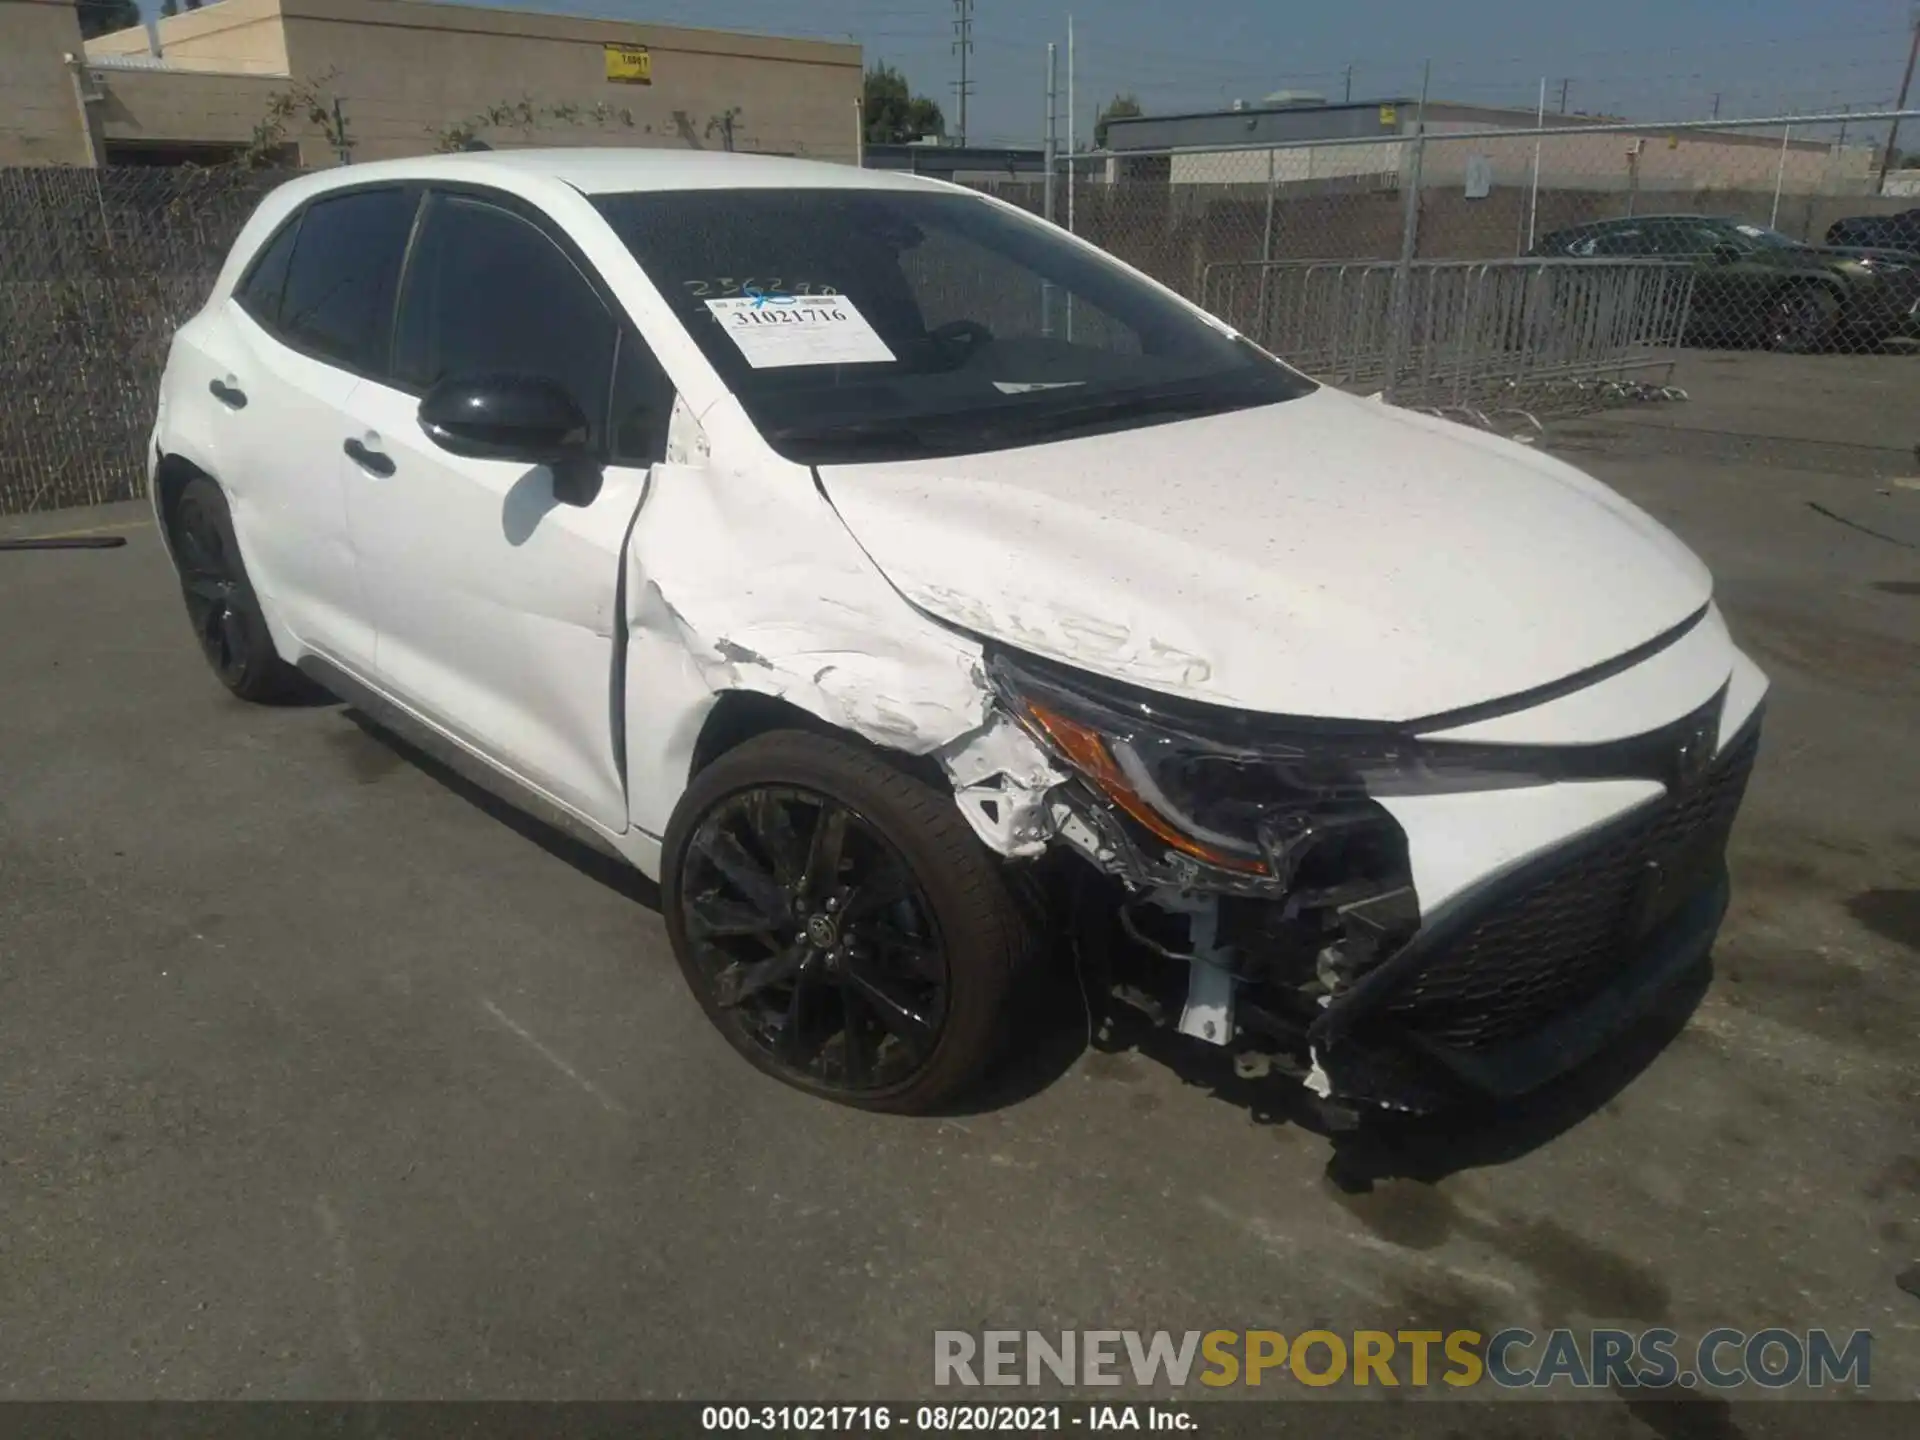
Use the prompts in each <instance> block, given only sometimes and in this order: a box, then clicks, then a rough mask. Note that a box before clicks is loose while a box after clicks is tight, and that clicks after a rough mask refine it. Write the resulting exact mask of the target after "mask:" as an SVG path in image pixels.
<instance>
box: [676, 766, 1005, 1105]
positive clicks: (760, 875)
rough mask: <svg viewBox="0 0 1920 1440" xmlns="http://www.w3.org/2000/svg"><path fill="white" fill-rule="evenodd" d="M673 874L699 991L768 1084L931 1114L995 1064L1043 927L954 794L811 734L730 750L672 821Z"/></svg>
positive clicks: (679, 953)
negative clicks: (1025, 911)
mask: <svg viewBox="0 0 1920 1440" xmlns="http://www.w3.org/2000/svg"><path fill="white" fill-rule="evenodd" d="M661 880H662V886H661V888H662V892H663V900H664V909H665V911H666V919H667V930H668V934H669V935H670V937H671V938H672V941H673V949H674V954H675V956H676V957H677V958H678V960H679V962H680V967H681V970H682V971H683V972H684V973H685V975H686V977H687V982H688V983H689V984H690V985H691V986H692V987H693V990H694V994H695V995H696V996H697V997H698V999H699V1001H700V1004H701V1007H702V1008H703V1009H704V1010H705V1011H706V1012H707V1015H708V1017H709V1018H710V1019H711V1020H712V1021H713V1023H714V1024H715V1025H716V1026H717V1027H718V1028H719V1030H720V1032H721V1034H723V1035H724V1036H725V1037H726V1038H727V1040H728V1042H729V1043H731V1044H732V1045H733V1047H734V1048H735V1049H736V1050H738V1051H739V1052H740V1053H741V1054H742V1055H744V1056H745V1057H746V1058H747V1059H748V1060H750V1061H752V1062H753V1063H754V1064H755V1065H756V1066H758V1067H759V1068H760V1069H761V1070H763V1071H765V1072H766V1073H768V1074H769V1075H772V1076H774V1077H776V1078H777V1079H780V1080H783V1081H785V1082H786V1083H787V1084H789V1085H792V1086H794V1087H796V1088H798V1089H801V1090H805V1091H808V1092H809V1093H811V1094H815V1095H820V1096H824V1097H826V1098H828V1099H832V1100H837V1101H840V1102H841V1103H843V1104H847V1105H855V1106H859V1107H861V1108H863V1109H870V1110H889V1111H898V1112H904V1113H920V1112H924V1111H927V1110H930V1109H934V1108H936V1107H938V1106H940V1105H941V1104H943V1103H945V1102H947V1101H949V1100H951V1099H953V1098H954V1097H955V1096H957V1095H959V1094H960V1093H961V1092H963V1091H965V1090H966V1089H968V1088H969V1087H971V1086H973V1085H974V1084H976V1083H977V1082H979V1081H980V1080H981V1079H982V1078H983V1077H984V1076H985V1075H986V1073H987V1072H988V1070H989V1069H990V1068H991V1067H992V1064H993V1062H994V1061H995V1060H996V1059H997V1058H998V1055H999V1052H1000V1049H1001V1046H1002V1042H1003V1040H1004V1038H1005V1035H1006V1032H1007V1028H1008V1020H1009V1017H1008V1008H1009V1006H1008V1001H1009V996H1010V994H1011V991H1012V986H1013V983H1014V980H1015V978H1016V976H1017V975H1018V974H1019V972H1020V971H1021V970H1022V969H1023V967H1024V963H1025V960H1026V957H1027V954H1028V951H1029V947H1030V944H1031V934H1030V930H1029V926H1028V923H1027V921H1026V920H1025V918H1024V916H1023V915H1022V913H1021V912H1020V910H1019V909H1018V907H1017V906H1016V905H1015V903H1014V900H1013V898H1012V896H1011V895H1010V894H1009V892H1008V889H1007V886H1006V882H1005V880H1004V879H1003V877H1002V875H1001V873H1000V869H999V865H998V862H997V860H996V859H995V858H994V857H993V856H992V855H991V854H989V853H988V852H987V850H986V849H985V848H984V847H983V846H982V845H981V844H980V842H979V840H978V839H977V838H976V837H975V836H974V834H973V832H972V831H971V830H969V829H968V828H967V826H966V824H965V822H964V821H963V820H962V819H961V817H960V814H959V812H958V811H957V810H956V809H955V808H954V805H953V801H952V799H951V798H950V797H948V796H946V795H943V794H941V793H940V792H939V791H938V790H936V789H935V788H934V787H933V786H931V785H928V784H927V783H925V782H924V781H922V780H920V779H918V778H916V777H914V776H911V775H908V774H906V773H905V772H904V771H902V770H900V769H898V768H897V767H895V766H894V765H892V764H890V763H888V761H887V760H886V759H885V758H884V757H883V756H882V755H880V754H879V753H878V752H877V751H873V750H869V749H866V748H862V747H857V746H855V745H853V744H849V743H847V742H845V741H841V740H837V739H832V738H828V737H825V736H820V735H812V734H804V733H801V732H798V731H777V732H775V733H772V734H769V735H762V736H759V737H757V738H755V739H753V740H749V741H747V742H746V743H745V744H743V745H741V746H740V747H739V748H738V749H736V750H733V751H730V752H729V753H727V754H726V755H724V756H722V757H721V758H720V759H719V760H717V761H715V762H714V763H713V764H712V765H711V766H709V767H708V768H707V769H705V770H703V771H702V772H701V773H700V774H699V776H698V777H697V778H696V779H695V780H694V782H693V784H692V785H691V786H689V787H688V790H687V793H686V795H685V796H684V797H683V798H682V799H681V802H680V805H679V806H678V808H677V809H676V810H675V812H674V817H673V820H672V822H671V823H670V824H669V825H668V827H667V835H666V845H665V855H664V864H663V870H662V876H661Z"/></svg>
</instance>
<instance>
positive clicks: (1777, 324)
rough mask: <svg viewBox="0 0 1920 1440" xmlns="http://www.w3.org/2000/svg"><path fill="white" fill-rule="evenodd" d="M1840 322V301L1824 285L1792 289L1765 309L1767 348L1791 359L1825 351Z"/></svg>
mask: <svg viewBox="0 0 1920 1440" xmlns="http://www.w3.org/2000/svg"><path fill="white" fill-rule="evenodd" d="M1839 319H1840V298H1839V297H1838V296H1837V295H1835V294H1834V293H1833V291H1831V290H1829V289H1828V288H1827V287H1826V286H1824V285H1818V284H1811V285H1792V286H1789V287H1788V288H1787V289H1785V290H1782V291H1781V292H1780V293H1779V294H1778V295H1776V296H1774V298H1773V303H1772V304H1771V305H1770V306H1769V307H1768V309H1767V332H1766V333H1767V346H1768V348H1769V349H1772V350H1781V351H1784V352H1786V353H1787V354H1790V355H1806V354H1810V353H1811V352H1813V351H1816V350H1821V349H1824V348H1825V347H1826V345H1827V343H1828V342H1829V341H1830V340H1832V338H1833V331H1834V326H1835V325H1836V324H1837V323H1838V321H1839Z"/></svg>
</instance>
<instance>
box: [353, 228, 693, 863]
mask: <svg viewBox="0 0 1920 1440" xmlns="http://www.w3.org/2000/svg"><path fill="white" fill-rule="evenodd" d="M503 372H505V373H519V374H526V375H536V376H541V377H543V378H546V379H550V380H553V381H556V382H557V383H559V384H561V385H563V386H564V387H565V388H566V389H567V390H568V391H569V392H570V393H571V394H572V396H573V398H574V400H575V401H576V403H578V404H579V406H580V408H581V411H582V412H583V413H584V414H586V415H588V416H589V417H592V423H593V426H594V430H595V435H594V437H593V438H594V441H595V442H596V443H597V444H598V445H599V446H600V447H601V448H602V451H603V453H605V454H606V455H607V456H608V457H609V463H608V464H607V465H606V466H605V467H604V469H603V470H602V472H601V480H600V486H599V490H598V493H597V494H595V495H594V496H593V498H592V500H591V501H590V502H589V503H587V504H585V505H571V504H565V503H562V502H560V501H559V500H557V499H556V498H555V496H554V493H553V476H552V473H551V472H550V471H549V470H547V469H546V468H545V467H544V466H532V467H529V466H526V465H520V464H513V463H509V462H506V461H499V460H474V459H468V458H464V457H461V456H457V455H453V454H450V453H448V452H447V451H444V450H442V449H440V448H439V447H438V446H436V445H434V444H433V442H432V441H430V440H429V439H428V438H427V436H426V434H425V432H424V431H423V430H422V429H421V427H420V423H419V419H418V411H419V400H420V396H421V395H422V394H424V393H425V392H426V391H427V390H428V389H429V388H430V387H431V386H432V385H433V384H435V383H436V382H438V381H439V380H442V379H445V378H449V377H451V376H456V375H465V376H473V375H484V374H490V373H493V374H497V373H503ZM350 408H351V411H352V422H351V425H350V427H349V428H348V429H347V431H346V432H345V433H343V434H342V435H340V436H336V437H335V440H334V448H335V450H336V451H338V450H339V449H340V447H341V444H342V442H343V441H345V442H348V443H357V444H358V445H359V446H360V447H361V452H362V456H363V457H364V458H363V459H362V460H361V461H360V463H357V464H356V465H355V467H354V471H353V473H351V474H350V476H349V479H348V482H347V509H348V515H349V520H350V525H351V530H352V535H353V542H354V547H355V549H356V551H357V552H358V554H359V556H360V563H361V567H362V581H363V584H364V586H365V588H366V593H367V597H368V601H369V605H370V608H371V611H372V614H373V616H374V622H375V626H376V628H377V630H378V639H377V664H378V671H379V676H380V680H381V683H382V685H383V686H384V687H385V688H387V689H388V690H389V691H390V692H391V693H392V694H393V695H394V696H395V698H397V699H399V700H400V701H402V702H403V703H404V704H406V705H408V706H409V707H410V708H412V709H414V710H416V711H417V712H418V713H420V714H422V715H423V716H425V717H426V718H427V719H429V720H431V721H433V722H434V723H436V724H438V725H439V726H440V727H441V728H442V729H444V730H445V731H447V732H448V733H449V734H451V735H453V736H455V737H456V738H457V739H460V740H461V741H463V742H465V743H466V744H468V745H469V746H471V747H472V748H474V749H476V750H478V751H479V752H480V753H481V754H483V755H484V756H486V757H487V758H489V759H491V760H493V761H494V762H495V763H497V764H499V765H501V766H502V767H503V768H505V769H507V770H509V771H511V772H512V773H514V774H515V775H517V776H518V777H519V778H521V779H522V780H523V781H525V782H527V783H529V784H531V785H533V786H534V787H535V788H537V789H539V790H541V791H543V792H544V793H545V794H546V795H548V796H549V797H550V798H551V799H553V800H555V801H558V802H559V803H561V804H563V805H565V806H567V807H568V808H570V809H572V810H574V811H576V812H577V813H579V814H582V815H584V816H585V817H586V818H588V819H590V820H592V821H594V822H596V823H597V824H599V825H601V826H603V827H604V828H606V829H608V830H612V831H620V830H624V829H625V828H626V825H627V805H626V788H625V782H624V775H623V761H622V753H621V747H622V744H623V741H624V732H623V719H622V704H623V696H622V693H621V686H620V683H619V682H620V650H621V646H622V645H623V643H624V632H623V630H622V626H621V607H620V600H621V593H620V590H621V569H622V566H621V557H622V554H623V551H624V548H625V543H626V537H627V532H628V530H629V528H630V527H631V525H632V522H633V517H634V514H635V512H636V511H637V509H638V508H639V504H640V500H641V496H642V493H643V491H644V488H645V484H646V478H647V469H648V467H649V466H650V465H651V464H652V462H653V461H654V459H655V458H657V456H658V454H659V452H660V450H661V449H663V447H664V443H665V431H666V422H667V418H668V415H669V413H670V411H671V409H672V391H671V388H670V386H669V385H668V384H667V381H666V379H665V376H664V374H663V373H662V372H661V370H660V368H659V366H658V364H657V363H655V361H654V359H653V356H652V354H651V353H650V352H649V351H648V350H647V349H646V347H645V346H644V345H643V344H642V343H641V342H640V339H639V336H638V335H637V333H635V332H634V331H633V330H632V329H631V328H630V327H629V326H628V325H627V324H626V323H624V321H623V320H622V319H621V318H620V317H619V316H618V314H617V311H616V308H615V306H614V305H613V304H612V303H611V302H610V301H609V299H608V298H607V297H606V296H605V294H604V292H603V291H602V289H601V287H600V286H599V285H598V284H597V282H596V280H595V279H594V278H593V276H592V273H591V271H590V269H589V267H588V266H587V264H586V262H585V261H584V260H583V259H582V258H580V257H579V256H578V254H577V253H576V252H574V251H573V250H572V247H571V246H570V245H568V243H567V242H566V241H565V238H564V237H563V236H561V235H559V234H557V233H556V232H554V231H552V230H551V229H550V227H548V225H547V224H546V222H545V221H544V219H543V218H542V217H541V216H539V215H538V214H537V213H535V212H533V211H531V210H530V209H528V208H526V207H524V206H523V205H522V204H520V202H518V201H515V200H512V199H509V198H507V197H504V196H498V195H491V194H483V193H447V192H437V193H434V194H432V195H431V196H430V197H429V199H428V201H427V208H426V210H425V211H424V213H423V214H422V217H421V222H420V227H419V231H418V234H417V235H416V237H415V240H414V243H413V248H412V251H411V255H410V259H409V262H408V268H407V275H406V279H405V282H404V285H403V289H402V295H401V300H400V308H399V318H398V321H397V324H396V329H395V342H394V349H393V364H392V369H391V373H390V374H388V375H387V376H385V377H382V378H380V379H378V380H372V379H370V380H368V381H366V382H365V383H363V384H362V385H361V386H360V387H359V388H358V389H357V390H356V391H355V392H354V394H353V397H352V401H351V407H350Z"/></svg>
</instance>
